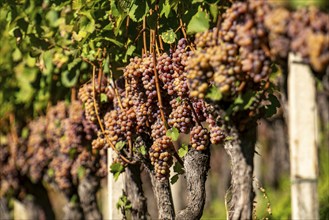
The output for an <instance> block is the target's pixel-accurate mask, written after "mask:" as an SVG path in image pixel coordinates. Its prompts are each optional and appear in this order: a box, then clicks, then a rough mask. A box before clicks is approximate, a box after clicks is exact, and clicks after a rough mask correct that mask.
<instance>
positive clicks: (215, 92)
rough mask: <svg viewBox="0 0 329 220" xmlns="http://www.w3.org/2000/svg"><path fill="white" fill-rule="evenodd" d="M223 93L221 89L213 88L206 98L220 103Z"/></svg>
mask: <svg viewBox="0 0 329 220" xmlns="http://www.w3.org/2000/svg"><path fill="white" fill-rule="evenodd" d="M222 97H223V96H222V93H221V92H220V89H219V88H217V87H216V86H211V87H210V90H209V92H208V93H207V95H206V98H209V99H211V100H213V101H220V100H221V99H222Z"/></svg>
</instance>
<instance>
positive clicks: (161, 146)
mask: <svg viewBox="0 0 329 220" xmlns="http://www.w3.org/2000/svg"><path fill="white" fill-rule="evenodd" d="M173 147H174V146H173V144H172V142H171V139H170V138H169V137H167V136H162V137H161V138H158V139H156V140H155V141H154V143H153V145H152V146H151V148H150V152H149V155H150V159H151V163H152V165H154V170H155V173H156V177H157V178H159V179H163V178H168V177H169V174H170V170H169V169H170V167H171V165H172V163H173V161H172V153H173Z"/></svg>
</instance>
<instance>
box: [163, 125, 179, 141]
mask: <svg viewBox="0 0 329 220" xmlns="http://www.w3.org/2000/svg"><path fill="white" fill-rule="evenodd" d="M166 136H167V137H170V138H171V140H173V141H177V139H178V137H179V131H178V129H177V128H175V127H173V128H171V129H169V130H167V132H166Z"/></svg>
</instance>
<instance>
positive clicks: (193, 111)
mask: <svg viewBox="0 0 329 220" xmlns="http://www.w3.org/2000/svg"><path fill="white" fill-rule="evenodd" d="M186 101H187V103H188V105H189V106H190V108H191V110H192V113H193V115H194V119H195V122H196V123H197V124H198V125H199V126H201V127H202V124H201V123H200V120H199V117H198V115H197V114H196V111H195V109H194V107H193V105H192V103H191V100H189V99H186Z"/></svg>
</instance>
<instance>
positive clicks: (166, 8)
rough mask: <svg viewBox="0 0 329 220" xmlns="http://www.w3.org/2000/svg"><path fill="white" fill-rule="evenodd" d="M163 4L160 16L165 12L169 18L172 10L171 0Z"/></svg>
mask: <svg viewBox="0 0 329 220" xmlns="http://www.w3.org/2000/svg"><path fill="white" fill-rule="evenodd" d="M162 6H163V7H162V9H161V11H160V17H162V15H163V14H164V15H165V17H166V18H168V17H169V14H170V10H171V7H170V3H169V0H166V1H165V3H164V4H163V5H162Z"/></svg>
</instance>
